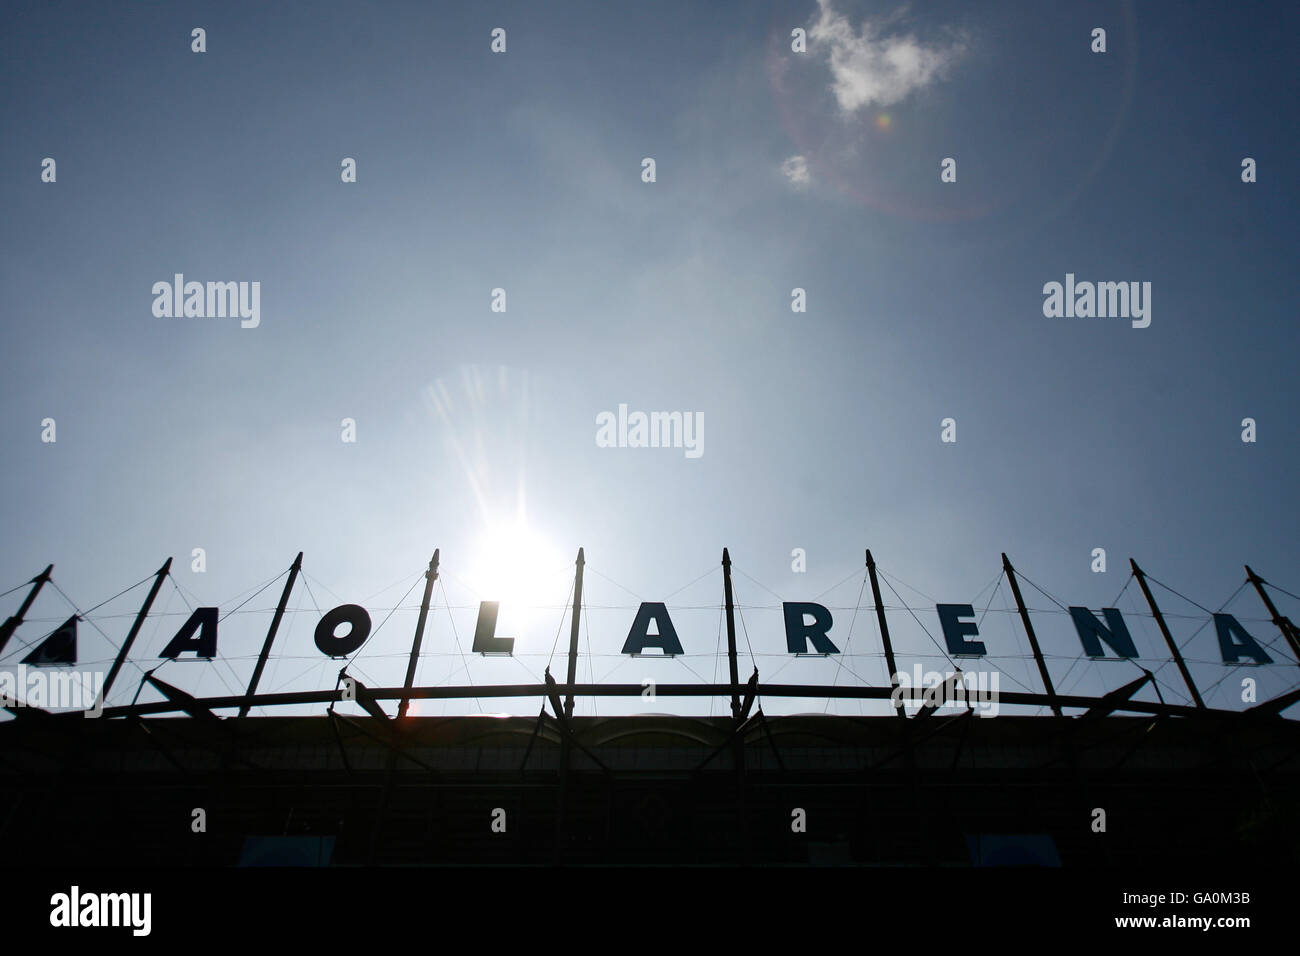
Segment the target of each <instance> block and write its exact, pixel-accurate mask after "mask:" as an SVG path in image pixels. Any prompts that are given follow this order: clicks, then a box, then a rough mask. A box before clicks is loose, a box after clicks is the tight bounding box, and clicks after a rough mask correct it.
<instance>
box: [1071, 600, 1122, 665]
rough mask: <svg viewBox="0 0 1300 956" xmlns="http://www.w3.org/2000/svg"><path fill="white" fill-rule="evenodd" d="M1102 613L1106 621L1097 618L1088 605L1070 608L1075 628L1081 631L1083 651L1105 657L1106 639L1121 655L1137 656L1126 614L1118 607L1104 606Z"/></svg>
mask: <svg viewBox="0 0 1300 956" xmlns="http://www.w3.org/2000/svg"><path fill="white" fill-rule="evenodd" d="M1101 613H1102V614H1104V615H1106V623H1105V624H1102V623H1101V621H1099V620H1097V617H1096V615H1094V614H1093V613H1092V612H1091V611H1089V610H1088V609H1087V608H1086V607H1072V608H1070V617H1072V618H1073V619H1074V629H1075V630H1076V631H1078V633H1079V642H1080V643H1081V644H1082V645H1083V652H1084V653H1085V654H1087V655H1088V656H1089V657H1105V656H1106V652H1105V651H1104V650H1102V647H1101V642H1102V641H1105V642H1106V643H1107V644H1109V645H1110V647H1111V649H1112V650H1114V651H1115V653H1116V654H1117V655H1118V656H1120V657H1137V656H1138V654H1137V648H1136V647H1135V646H1134V645H1133V638H1132V636H1130V634H1129V632H1128V625H1127V624H1125V623H1124V615H1122V614H1120V613H1119V610H1118V609H1117V608H1113V607H1104V608H1102V609H1101Z"/></svg>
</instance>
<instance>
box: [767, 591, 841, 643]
mask: <svg viewBox="0 0 1300 956" xmlns="http://www.w3.org/2000/svg"><path fill="white" fill-rule="evenodd" d="M781 610H782V611H783V612H784V613H785V646H786V649H787V650H788V651H789V652H790V653H791V654H807V653H808V642H809V641H812V645H813V648H814V649H815V650H816V651H817V653H818V654H838V653H839V652H840V649H839V648H838V647H836V646H835V645H834V644H832V643H831V640H830V638H829V637H827V636H826V632H827V631H829V630H830V629H831V612H830V610H829V609H828V608H825V607H823V606H822V605H820V604H813V603H812V602H811V601H783V602H782V603H781ZM805 617H811V618H812V623H807V622H805V621H804V618H805Z"/></svg>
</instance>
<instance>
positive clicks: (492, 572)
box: [466, 519, 577, 647]
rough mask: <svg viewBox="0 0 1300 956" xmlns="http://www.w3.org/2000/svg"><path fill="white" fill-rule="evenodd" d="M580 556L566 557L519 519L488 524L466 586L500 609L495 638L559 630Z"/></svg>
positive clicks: (520, 636)
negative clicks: (545, 627)
mask: <svg viewBox="0 0 1300 956" xmlns="http://www.w3.org/2000/svg"><path fill="white" fill-rule="evenodd" d="M576 554H577V550H576V549H575V550H574V555H567V556H566V555H565V553H564V552H563V551H562V550H561V549H560V548H559V547H557V546H556V545H555V544H553V543H552V542H551V540H550V539H549V538H547V537H546V536H545V535H544V534H542V533H541V532H540V531H538V530H537V529H536V528H533V527H532V526H530V525H529V524H527V523H526V522H525V521H523V520H521V519H515V520H510V521H493V522H489V523H488V525H487V528H486V529H485V530H484V532H483V534H482V535H480V537H479V538H478V541H477V543H476V545H475V547H474V556H473V559H472V560H471V563H470V568H469V576H468V579H467V581H466V583H467V584H469V585H470V586H471V587H472V588H473V589H474V590H475V591H476V592H477V593H478V595H479V596H480V599H481V600H484V601H497V602H498V603H499V604H500V606H501V607H500V612H499V617H498V622H499V623H498V627H497V633H498V634H499V635H505V636H511V637H515V638H516V639H521V638H523V637H524V636H525V634H527V633H528V632H531V631H533V630H534V629H536V628H537V627H538V626H540V625H542V624H547V623H549V624H550V626H551V627H552V628H554V627H556V626H558V622H559V621H560V619H561V617H562V615H563V614H564V609H565V607H566V606H567V604H568V602H570V601H571V600H572V594H571V593H566V591H567V589H568V588H569V585H570V582H571V580H572V577H573V559H574V556H575V555H576ZM511 629H514V630H511ZM517 646H518V644H516V647H517Z"/></svg>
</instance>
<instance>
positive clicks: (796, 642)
mask: <svg viewBox="0 0 1300 956" xmlns="http://www.w3.org/2000/svg"><path fill="white" fill-rule="evenodd" d="M301 562H302V555H301V553H300V554H299V555H298V558H297V559H296V560H295V562H294V564H293V566H292V567H291V568H290V569H289V578H288V581H287V583H286V585H285V588H284V592H283V594H282V596H281V598H280V605H279V607H278V608H277V610H276V614H275V617H274V618H273V619H272V622H271V626H270V629H269V631H268V633H267V636H266V640H265V643H264V645H263V648H262V652H261V656H260V657H259V660H258V663H257V667H256V669H255V671H254V673H253V677H252V682H251V683H250V685H249V687H248V690H247V695H246V696H247V697H248V698H250V699H251V698H253V697H254V695H255V693H256V687H257V683H258V680H259V678H260V675H261V673H262V668H263V667H264V665H265V663H266V660H267V658H268V656H269V654H270V651H271V646H272V643H273V641H274V638H275V634H276V630H277V628H278V626H279V623H280V620H281V617H282V616H283V614H284V610H285V607H286V603H287V601H288V597H289V593H290V592H291V591H292V589H293V585H294V581H295V580H296V577H297V574H298V572H299V570H300V568H301ZM437 563H438V555H437V552H435V554H434V558H433V561H431V562H430V565H429V570H428V572H427V573H426V574H425V578H426V587H425V593H424V600H423V603H422V605H421V610H420V618H419V623H418V625H417V629H416V634H415V639H414V642H413V645H412V648H411V652H410V658H411V659H410V663H409V667H408V672H407V682H406V687H407V689H408V690H409V689H410V687H411V681H412V678H413V676H414V674H415V665H416V661H417V659H418V656H419V653H420V647H421V640H422V637H423V631H424V625H425V620H426V617H427V613H428V609H429V601H430V596H431V591H432V586H433V581H434V580H436V578H437ZM170 566H171V561H170V559H169V560H168V561H167V563H166V564H164V565H163V567H162V568H161V569H160V570H159V572H158V574H157V576H156V578H155V581H154V585H153V589H152V591H151V592H150V594H149V597H148V598H147V599H146V601H145V604H144V606H143V607H142V608H141V609H140V612H139V614H138V615H137V616H136V620H135V623H134V625H133V626H132V628H131V632H130V634H128V636H127V638H126V640H125V642H124V643H123V645H122V647H121V648H120V650H119V653H118V656H117V660H116V662H115V663H114V665H113V668H112V669H111V670H110V671H109V672H108V674H107V676H106V678H105V679H104V681H103V684H102V689H101V688H100V686H98V684H99V682H98V681H97V680H96V681H95V682H93V683H91V686H94V688H95V690H96V691H97V692H98V693H96V695H95V696H96V706H95V709H96V710H97V711H98V710H99V709H101V708H102V703H103V698H104V696H106V695H107V693H108V691H109V689H110V688H111V686H112V683H113V680H114V678H115V677H116V675H117V673H118V671H119V670H120V669H121V667H122V664H123V663H124V661H125V659H126V657H127V655H128V654H129V652H130V648H131V644H132V642H133V641H134V639H135V637H136V635H137V634H138V632H139V630H140V627H141V625H142V623H143V621H144V619H145V617H146V616H147V615H148V613H149V610H150V608H151V606H152V603H153V600H154V598H155V597H156V596H157V593H158V590H159V587H160V586H161V584H162V580H163V578H165V577H166V575H167V574H168V572H169V570H170ZM577 566H578V571H579V574H578V577H577V581H576V586H575V593H574V597H575V601H574V604H575V606H574V608H573V615H572V616H573V620H572V621H571V624H572V625H573V628H574V638H573V641H572V643H571V647H570V658H571V660H570V677H569V684H570V685H572V684H573V683H574V678H573V658H575V657H576V649H577V644H576V633H577V617H578V614H579V612H580V602H581V593H582V586H581V580H582V578H581V570H582V566H583V558H582V553H581V551H580V552H579V557H578V565H577ZM51 567H52V566H51ZM867 568H868V571H869V572H870V574H871V580H872V586H873V594H874V595H875V604H876V605H877V615H878V617H879V619H880V625H881V627H880V631H881V635H882V642H883V644H884V651H885V655H886V658H887V660H888V663H889V669H890V670H891V671H894V673H893V674H892V675H891V678H890V685H891V688H892V690H893V696H892V697H891V700H892V702H893V703H894V704H895V706H898V705H899V704H900V703H901V701H903V700H908V701H913V702H915V701H918V700H921V701H923V702H935V698H936V696H937V695H942V696H943V701H944V702H945V703H946V702H952V701H953V700H956V701H958V702H960V701H962V700H965V701H968V702H974V703H979V704H982V705H985V706H983V707H981V708H980V709H981V712H987V711H988V707H987V705H988V704H989V702H990V701H993V702H995V701H996V699H997V694H998V679H997V674H996V673H992V674H988V673H980V674H977V673H963V672H961V671H960V670H958V671H956V672H950V673H947V674H938V673H934V672H928V673H926V674H924V675H923V674H921V671H920V668H919V667H916V668H914V669H913V672H912V673H908V672H906V671H899V670H898V669H897V668H896V666H895V663H894V654H893V649H892V646H891V645H890V640H889V635H888V627H887V623H886V621H885V618H884V611H883V607H882V606H881V601H880V596H879V590H878V587H877V586H876V579H875V564H874V562H873V561H872V560H871V557H870V552H868V563H867ZM1004 568H1005V571H1006V573H1007V574H1008V580H1009V583H1010V584H1011V586H1012V592H1013V593H1014V595H1015V597H1016V603H1017V605H1018V607H1019V611H1020V616H1021V620H1022V622H1023V625H1024V627H1025V630H1026V631H1027V633H1028V636H1029V639H1030V643H1031V645H1032V646H1033V650H1034V656H1035V658H1036V659H1037V661H1038V665H1039V669H1040V672H1041V673H1042V676H1043V678H1044V683H1045V684H1047V685H1048V686H1049V690H1050V679H1049V677H1048V674H1047V673H1046V666H1045V664H1044V661H1043V657H1042V653H1041V650H1040V648H1039V647H1038V644H1037V640H1036V638H1035V636H1034V633H1033V628H1032V624H1031V622H1030V620H1029V613H1028V609H1027V608H1026V607H1025V605H1024V602H1023V600H1022V598H1021V595H1020V591H1019V587H1018V585H1017V583H1016V579H1015V576H1014V570H1013V569H1012V568H1011V566H1010V563H1009V562H1007V561H1006V559H1005V555H1004ZM723 569H724V573H725V576H726V584H727V587H726V598H727V611H728V615H727V617H728V621H727V623H728V639H729V641H728V644H729V657H730V658H731V683H732V684H733V685H735V684H737V683H738V679H737V676H736V664H735V657H736V650H735V639H734V624H733V622H732V620H731V611H732V604H731V588H730V558H729V557H727V556H726V552H725V551H724V555H723ZM1247 571H1248V572H1249V574H1250V580H1251V581H1252V583H1255V584H1256V586H1257V588H1258V589H1259V590H1260V594H1261V597H1263V598H1264V600H1265V602H1266V604H1268V607H1269V610H1270V612H1272V614H1273V618H1274V621H1275V622H1276V623H1277V624H1278V626H1279V627H1280V628H1281V629H1282V631H1283V634H1284V636H1286V638H1287V640H1288V643H1290V644H1291V646H1292V648H1293V650H1294V649H1295V648H1296V647H1297V646H1298V645H1297V643H1296V640H1297V635H1298V634H1300V632H1297V631H1296V629H1295V626H1294V625H1292V624H1291V623H1290V621H1288V620H1287V619H1286V618H1283V617H1280V616H1279V615H1278V614H1277V612H1276V610H1275V609H1274V608H1273V606H1272V604H1271V602H1270V601H1269V600H1268V598H1267V595H1265V594H1264V591H1263V590H1262V588H1260V585H1262V583H1263V582H1262V580H1261V579H1258V578H1257V577H1256V576H1255V575H1254V572H1253V571H1250V570H1249V568H1247ZM49 572H50V568H46V570H45V571H44V572H42V574H41V575H40V576H38V577H37V578H35V579H33V581H32V582H31V583H32V584H33V585H34V588H33V591H32V593H31V594H29V595H28V598H27V600H26V601H25V602H24V604H23V607H22V609H20V611H19V612H18V614H17V615H15V616H13V617H10V618H9V619H8V620H7V621H5V622H3V624H0V651H2V650H3V647H4V644H5V642H7V640H8V638H9V637H10V636H11V635H12V634H13V633H14V631H15V630H16V628H17V626H18V625H19V624H20V623H21V622H22V615H23V614H24V613H25V611H26V609H27V608H28V607H29V606H30V604H31V602H32V600H33V599H34V597H35V594H36V592H37V591H39V589H40V587H41V585H42V584H43V583H44V582H45V581H47V580H49ZM1134 573H1135V575H1137V576H1138V579H1139V581H1140V582H1141V583H1142V585H1143V591H1144V593H1146V594H1147V598H1148V601H1149V602H1150V603H1151V608H1152V612H1153V614H1154V615H1155V617H1156V620H1157V623H1159V624H1160V626H1161V630H1162V632H1164V633H1165V638H1166V641H1167V642H1168V643H1169V646H1170V650H1171V652H1172V653H1173V656H1174V658H1175V660H1176V661H1177V663H1178V664H1179V666H1180V668H1182V660H1181V657H1180V655H1179V653H1178V650H1177V648H1176V647H1175V645H1174V643H1173V639H1172V637H1171V636H1170V635H1169V634H1168V632H1167V629H1166V628H1165V626H1164V621H1163V617H1162V616H1161V615H1160V612H1159V610H1158V608H1157V607H1156V605H1155V603H1154V600H1153V599H1152V598H1151V596H1150V593H1149V591H1148V590H1147V588H1146V582H1145V579H1144V577H1143V575H1142V572H1141V571H1140V570H1139V569H1138V568H1137V566H1136V564H1134ZM499 607H500V604H499V602H497V601H482V602H480V604H479V608H478V619H477V624H476V626H475V629H474V642H473V646H472V650H473V652H474V653H478V654H483V655H512V654H513V651H514V638H512V637H508V636H501V635H498V634H497V616H498V610H499ZM781 610H782V617H783V622H784V632H785V644H786V651H787V652H788V653H789V654H792V655H821V656H830V655H835V654H839V653H841V651H840V648H839V646H838V645H837V644H836V641H835V638H834V637H833V635H832V628H833V626H834V618H833V616H832V614H831V611H830V609H829V608H827V607H826V606H825V605H823V604H819V603H817V602H814V601H785V602H783V603H782V605H781ZM1068 612H1069V615H1070V619H1071V621H1072V623H1073V626H1074V631H1075V634H1076V636H1077V638H1078V640H1079V643H1080V645H1081V647H1082V649H1083V653H1084V654H1085V655H1086V656H1087V657H1089V658H1093V659H1106V658H1110V659H1115V658H1119V659H1136V658H1137V657H1138V652H1137V647H1136V645H1135V644H1134V641H1133V637H1132V635H1131V633H1130V631H1129V628H1128V624H1127V622H1126V621H1125V619H1124V616H1123V614H1122V613H1121V612H1120V611H1119V609H1117V608H1113V607H1108V608H1101V609H1100V615H1098V614H1097V613H1095V612H1094V611H1093V610H1091V609H1089V608H1086V607H1079V606H1075V607H1070V608H1068ZM935 613H936V614H937V616H938V618H939V624H940V628H941V631H942V634H943V640H944V643H945V645H946V647H947V652H948V654H949V655H950V656H951V657H960V658H966V659H970V658H976V659H978V658H982V657H985V656H986V655H987V653H988V651H987V648H986V646H985V643H984V641H982V640H981V639H980V632H979V625H978V623H977V622H976V619H975V610H974V608H973V607H972V606H971V605H970V604H935ZM78 620H79V618H78V616H77V615H74V616H73V617H71V618H69V619H68V621H67V622H66V623H65V624H64V625H63V626H61V627H60V628H58V629H57V630H55V631H54V632H53V633H52V634H50V635H48V636H46V637H45V638H44V639H43V640H41V641H40V642H39V643H38V644H37V645H36V646H35V647H34V648H33V649H32V651H31V652H30V653H29V654H28V655H27V656H26V657H25V658H24V659H23V661H22V664H23V665H32V666H34V667H40V666H49V665H62V666H67V665H72V664H76V662H77V653H76V644H77V641H76V630H77V622H78ZM1213 621H1214V628H1215V634H1216V636H1217V639H1218V644H1219V653H1220V657H1221V659H1222V661H1223V663H1224V664H1227V665H1234V664H1239V663H1246V662H1250V663H1254V664H1271V663H1273V659H1272V658H1271V657H1270V656H1269V654H1268V653H1267V652H1266V651H1265V650H1264V648H1263V647H1262V646H1261V645H1260V643H1259V642H1258V641H1257V640H1256V639H1255V638H1254V637H1253V636H1252V635H1251V634H1250V633H1249V632H1248V631H1247V630H1246V629H1245V627H1243V626H1242V624H1241V622H1240V621H1238V620H1237V618H1236V617H1235V616H1233V615H1232V614H1226V613H1216V614H1214V615H1213ZM219 628H220V613H219V608H218V607H215V606H207V607H198V608H195V609H194V610H193V612H192V613H191V614H190V616H189V617H188V619H187V620H186V621H185V623H184V624H182V625H181V626H180V628H179V629H178V630H177V631H176V632H175V633H174V635H173V636H172V637H171V639H170V640H169V641H168V642H167V644H166V646H165V647H164V648H163V649H162V651H161V653H160V654H159V657H160V658H162V659H175V658H179V657H181V656H182V655H186V654H192V655H193V656H194V658H197V659H205V660H213V659H215V658H216V657H217V649H218V639H219ZM371 630H372V624H371V617H370V614H369V612H368V611H367V610H366V609H365V608H364V607H362V606H361V605H359V604H340V605H338V606H337V607H334V608H331V609H330V610H328V611H326V612H325V613H324V614H323V615H322V616H321V618H320V619H319V621H318V622H317V624H316V627H315V630H314V635H313V636H314V641H315V644H316V647H317V649H318V650H319V651H320V653H322V654H324V655H325V656H327V657H330V658H346V657H348V656H349V655H351V654H353V653H354V652H356V651H358V650H359V649H360V648H361V646H362V645H363V644H364V643H365V642H366V640H367V638H369V636H370V633H371ZM621 653H623V654H626V655H629V656H649V657H670V658H671V657H675V656H677V655H680V654H684V653H685V649H684V647H683V644H682V640H681V638H680V637H679V635H678V632H677V628H676V626H675V625H674V623H673V620H672V616H671V614H670V613H669V610H668V606H667V605H666V604H665V603H663V602H656V601H644V602H642V603H641V604H640V606H639V607H638V608H637V611H636V614H635V616H634V617H633V619H632V621H631V623H630V625H629V627H628V631H627V635H626V637H625V638H624V640H623V645H622V648H621ZM1185 676H1188V675H1186V673H1185ZM24 682H27V683H30V679H29V676H27V675H24V680H23V681H12V682H6V681H5V680H4V679H3V675H0V696H3V697H4V698H5V699H16V698H17V696H18V695H17V694H16V693H14V691H16V690H18V689H19V688H18V687H17V686H15V685H17V684H22V683H24ZM1188 682H1189V684H1190V677H1189V676H1188ZM482 690H485V691H486V690H488V688H482ZM1193 693H1194V694H1195V692H1194V691H1193ZM994 712H996V711H994Z"/></svg>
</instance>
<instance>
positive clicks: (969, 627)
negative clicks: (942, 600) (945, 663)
mask: <svg viewBox="0 0 1300 956" xmlns="http://www.w3.org/2000/svg"><path fill="white" fill-rule="evenodd" d="M934 609H935V610H936V611H938V612H939V623H940V624H942V625H943V639H944V642H945V643H946V644H947V645H948V652H949V653H951V654H960V655H962V656H963V657H982V656H984V654H985V653H986V652H985V649H984V642H983V641H968V640H966V635H967V634H972V635H974V634H978V633H979V632H980V629H979V626H978V625H977V624H976V623H975V622H974V621H963V620H960V618H963V617H974V616H975V609H974V608H973V607H971V606H970V605H969V604H936V605H935V606H934Z"/></svg>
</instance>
